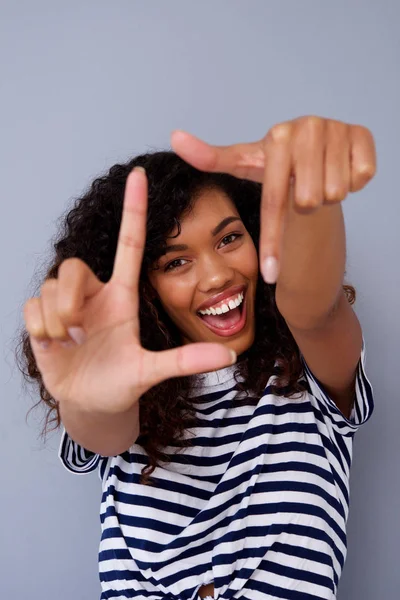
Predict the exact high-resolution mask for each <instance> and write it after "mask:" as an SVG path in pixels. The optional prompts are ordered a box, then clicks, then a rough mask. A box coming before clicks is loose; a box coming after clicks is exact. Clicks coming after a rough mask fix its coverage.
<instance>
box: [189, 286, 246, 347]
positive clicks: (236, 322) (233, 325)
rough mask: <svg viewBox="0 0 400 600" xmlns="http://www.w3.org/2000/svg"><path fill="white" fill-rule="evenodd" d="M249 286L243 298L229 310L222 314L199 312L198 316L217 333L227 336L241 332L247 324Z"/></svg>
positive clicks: (244, 291)
mask: <svg viewBox="0 0 400 600" xmlns="http://www.w3.org/2000/svg"><path fill="white" fill-rule="evenodd" d="M246 292H247V288H246V289H244V290H243V300H242V301H241V303H240V304H239V306H236V307H235V308H232V309H231V310H229V311H228V312H222V313H221V314H215V315H213V314H209V315H203V314H200V313H199V312H197V316H198V317H199V318H200V319H201V321H202V322H203V324H204V325H205V326H206V327H208V328H209V329H211V331H213V332H214V333H216V334H217V335H220V336H223V337H227V336H231V335H234V334H236V333H239V331H241V330H242V329H243V327H244V326H245V324H246V314H247V302H246V299H247V294H246Z"/></svg>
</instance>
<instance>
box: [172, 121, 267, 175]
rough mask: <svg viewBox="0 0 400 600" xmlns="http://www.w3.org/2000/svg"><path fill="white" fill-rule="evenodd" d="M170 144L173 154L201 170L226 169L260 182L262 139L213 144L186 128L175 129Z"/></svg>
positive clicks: (214, 171)
mask: <svg viewBox="0 0 400 600" xmlns="http://www.w3.org/2000/svg"><path fill="white" fill-rule="evenodd" d="M171 146H172V148H173V150H174V151H175V152H176V154H178V155H179V156H180V157H181V158H183V160H185V161H186V162H188V163H189V164H191V165H192V166H193V167H195V168H196V169H199V170H200V171H209V172H212V173H228V174H229V175H234V176H235V177H239V178H240V179H250V180H251V181H257V182H259V183H261V182H262V180H263V172H264V162H265V161H264V152H263V145H262V142H261V141H259V142H252V143H249V144H233V145H232V146H212V145H211V144H207V143H206V142H204V141H203V140H200V139H199V138H197V137H195V136H194V135H192V134H190V133H186V132H185V131H174V132H173V133H172V135H171Z"/></svg>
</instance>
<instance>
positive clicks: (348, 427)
mask: <svg viewBox="0 0 400 600" xmlns="http://www.w3.org/2000/svg"><path fill="white" fill-rule="evenodd" d="M301 361H302V364H303V368H304V375H305V379H306V381H307V383H308V385H309V387H310V390H311V394H312V395H313V396H314V397H315V398H316V399H317V400H318V405H319V410H320V411H321V412H322V414H323V417H324V418H329V419H330V420H331V421H332V424H333V426H334V428H335V429H336V430H337V431H339V432H340V433H341V434H342V435H352V434H354V432H355V431H357V429H358V428H359V427H360V426H361V425H363V424H364V423H366V422H367V421H368V419H369V418H370V417H371V415H372V413H373V411H374V397H373V388H372V385H371V382H370V381H369V379H368V377H367V374H366V349H365V339H364V337H363V339H362V350H361V356H360V359H359V361H358V365H357V371H356V389H355V393H356V397H355V402H354V406H353V409H352V412H351V415H350V418H347V417H345V415H344V414H343V413H342V412H341V411H340V409H339V408H338V407H337V406H336V404H335V402H334V401H333V400H332V398H330V396H329V395H328V394H327V392H326V390H325V389H324V387H323V386H322V384H321V383H320V382H319V381H318V379H317V378H316V377H315V376H314V375H313V373H312V372H311V370H310V368H309V367H308V365H307V363H306V361H305V359H304V357H303V356H302V355H301Z"/></svg>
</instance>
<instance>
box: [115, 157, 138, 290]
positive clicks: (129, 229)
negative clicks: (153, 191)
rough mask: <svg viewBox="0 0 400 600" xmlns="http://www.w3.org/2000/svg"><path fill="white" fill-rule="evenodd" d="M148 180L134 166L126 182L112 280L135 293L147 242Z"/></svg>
mask: <svg viewBox="0 0 400 600" xmlns="http://www.w3.org/2000/svg"><path fill="white" fill-rule="evenodd" d="M146 214H147V177H146V173H145V171H144V169H143V168H142V167H136V168H135V169H134V170H133V171H132V172H131V173H130V174H129V175H128V178H127V181H126V187H125V196H124V205H123V210H122V219H121V226H120V230H119V236H118V245H117V251H116V256H115V262H114V269H113V274H112V279H113V280H114V281H116V282H118V283H120V284H121V285H123V286H125V287H127V288H128V289H130V290H135V291H136V290H137V289H138V283H139V275H140V269H141V264H142V258H143V252H144V244H145V240H146Z"/></svg>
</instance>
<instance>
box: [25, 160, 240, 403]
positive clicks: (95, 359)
mask: <svg viewBox="0 0 400 600" xmlns="http://www.w3.org/2000/svg"><path fill="white" fill-rule="evenodd" d="M146 212H147V179H146V175H145V173H144V172H143V170H141V169H136V170H135V171H133V172H132V173H131V174H130V175H129V177H128V179H127V183H126V188H125V198H124V208H123V214H122V221H121V227H120V232H119V240H118V247H117V252H116V257H115V263H114V269H113V274H112V277H111V279H110V281H109V282H107V283H106V284H104V283H102V282H101V281H99V279H98V278H97V277H96V276H95V275H94V273H93V272H92V271H91V270H90V269H89V267H88V266H87V265H86V264H85V263H84V262H83V261H81V260H80V259H77V258H69V259H67V260H65V261H64V262H63V263H62V264H61V265H60V268H59V271H58V278H57V279H49V280H47V281H45V283H44V284H43V286H42V290H41V297H40V298H30V299H29V300H28V301H27V302H26V303H25V306H24V318H25V323H26V328H27V330H28V333H29V334H30V341H31V345H32V350H33V352H34V355H35V359H36V362H37V366H38V368H39V370H40V372H41V374H42V378H43V382H44V385H45V386H46V389H47V390H48V392H49V393H50V394H51V395H52V397H53V398H54V399H55V400H56V401H59V402H63V401H64V400H71V399H72V400H73V401H75V402H77V401H79V402H81V403H83V405H84V408H85V410H88V411H91V410H94V411H96V412H97V413H117V412H125V411H127V410H129V408H131V407H132V406H133V404H134V403H135V402H136V401H137V400H138V399H139V398H140V396H142V395H143V394H144V392H146V391H147V390H148V389H150V388H151V387H152V386H154V385H156V384H157V383H160V382H161V381H163V380H165V379H168V378H170V377H178V376H183V375H191V374H195V373H201V372H204V371H211V370H214V369H219V368H222V367H226V366H227V365H229V364H232V353H231V351H230V350H229V349H228V348H226V347H225V346H223V345H222V344H217V343H215V344H214V343H196V344H188V345H185V346H182V347H179V348H177V349H172V350H166V351H164V352H150V351H148V350H145V349H144V348H142V347H141V345H140V338H139V318H138V310H139V298H138V284H139V274H140V268H141V262H142V257H143V250H144V244H145V237H146ZM71 328H72V329H71ZM68 332H69V333H70V335H68ZM71 334H72V335H73V336H74V338H75V340H76V341H78V342H80V343H78V344H77V343H75V342H74V341H73V340H72V339H71V337H70V336H71ZM77 334H81V337H80V339H79V338H78V337H77ZM82 334H83V337H82ZM233 354H234V353H233Z"/></svg>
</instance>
